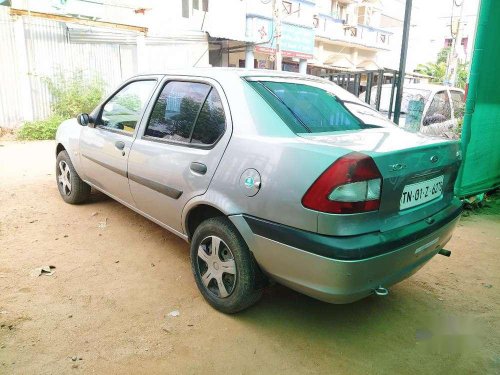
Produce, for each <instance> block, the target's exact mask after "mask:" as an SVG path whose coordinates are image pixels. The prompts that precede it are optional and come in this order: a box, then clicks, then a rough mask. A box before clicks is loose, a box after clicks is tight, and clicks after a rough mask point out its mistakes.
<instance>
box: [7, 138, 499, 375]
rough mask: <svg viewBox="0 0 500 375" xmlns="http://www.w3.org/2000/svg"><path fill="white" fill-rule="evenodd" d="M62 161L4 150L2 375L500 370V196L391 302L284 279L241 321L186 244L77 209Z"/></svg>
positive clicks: (466, 221) (45, 147)
mask: <svg viewBox="0 0 500 375" xmlns="http://www.w3.org/2000/svg"><path fill="white" fill-rule="evenodd" d="M54 161H55V157H54V143H53V142H50V141H49V142H32V143H17V142H11V141H4V142H1V141H0V225H1V226H0V326H1V328H0V374H62V373H72V372H74V373H76V372H81V373H99V374H111V373H113V374H118V373H136V374H140V373H149V374H156V373H162V374H166V373H182V374H184V373H187V374H197V373H206V374H211V373H234V374H253V373H260V374H281V373H288V374H308V373H311V374H312V373H328V374H344V373H345V374H387V373H396V374H419V373H420V374H448V373H451V372H453V373H454V374H487V373H490V374H493V373H496V374H498V373H500V293H499V290H500V260H499V259H500V256H499V251H500V215H499V214H500V200H496V201H493V202H490V204H489V205H490V206H491V207H489V208H484V209H482V210H481V212H480V213H479V214H475V213H474V214H471V215H470V216H468V217H465V218H463V219H462V221H461V224H460V226H459V228H458V230H457V231H456V233H455V235H454V237H453V239H452V240H451V241H450V243H449V244H448V246H447V248H448V249H449V250H452V256H451V258H445V257H442V256H437V257H435V258H434V259H433V260H432V261H431V262H430V263H429V264H428V265H427V266H426V267H424V268H423V269H422V270H421V271H419V272H418V273H417V274H416V275H415V276H413V277H412V278H410V279H409V280H406V281H404V282H402V283H400V284H399V285H396V286H394V287H392V288H391V290H390V294H389V296H387V297H369V298H366V299H364V300H362V301H359V302H357V303H354V304H350V305H329V304H325V303H322V302H319V301H316V300H313V299H311V298H308V297H305V296H303V295H301V294H298V293H296V292H293V291H291V290H289V289H287V288H285V287H282V286H279V285H275V286H272V287H270V288H269V289H268V290H267V291H266V293H265V295H264V297H263V299H262V301H261V302H260V303H259V304H258V305H256V306H255V307H253V308H251V309H249V310H247V311H245V312H243V313H240V314H238V315H233V316H227V315H223V314H221V313H218V312H217V311H215V310H213V309H212V308H210V306H208V305H207V304H206V303H205V302H204V300H203V298H202V297H201V295H200V294H199V292H198V290H197V288H196V285H195V283H194V280H193V277H192V275H191V270H190V266H189V259H188V245H187V243H185V242H184V241H183V240H181V239H179V238H177V237H175V236H174V235H172V234H170V233H168V232H167V231H165V230H164V229H162V228H160V227H159V226H157V225H155V224H153V223H152V222H150V221H148V220H147V219H145V218H143V217H141V216H139V215H138V214H135V213H134V212H132V211H131V210H129V209H127V208H125V207H124V206H122V205H120V204H119V203H117V202H115V201H113V200H111V199H108V198H106V197H105V196H104V195H102V194H94V195H93V197H92V202H91V203H89V204H85V205H82V206H71V205H68V204H65V203H64V202H63V201H62V199H60V197H59V193H58V190H57V187H56V184H55V176H54ZM43 265H53V266H55V267H56V269H55V273H54V274H53V275H52V276H39V277H35V276H32V275H31V273H32V270H33V269H35V268H37V267H40V266H43ZM174 310H178V311H179V313H180V315H179V316H177V317H172V316H169V315H168V314H169V313H170V312H172V311H174Z"/></svg>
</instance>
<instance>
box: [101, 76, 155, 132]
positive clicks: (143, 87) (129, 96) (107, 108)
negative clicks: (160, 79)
mask: <svg viewBox="0 0 500 375" xmlns="http://www.w3.org/2000/svg"><path fill="white" fill-rule="evenodd" d="M155 85H156V81H152V80H149V81H134V82H131V83H129V84H128V85H126V86H125V87H123V88H122V89H121V90H120V91H118V92H117V93H116V94H115V95H114V96H113V97H112V98H111V99H109V100H108V102H107V103H106V104H105V105H104V107H103V109H102V112H101V115H100V118H99V120H98V121H97V124H98V125H99V126H103V127H107V128H110V129H118V130H123V131H125V132H127V133H133V132H134V130H135V128H136V126H137V122H138V121H139V119H140V115H141V113H142V111H143V110H144V107H145V105H146V103H147V101H148V100H149V98H150V96H151V93H152V91H153V89H154V87H155Z"/></svg>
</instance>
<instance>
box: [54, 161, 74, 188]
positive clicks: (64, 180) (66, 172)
mask: <svg viewBox="0 0 500 375" xmlns="http://www.w3.org/2000/svg"><path fill="white" fill-rule="evenodd" d="M58 172H59V173H58V176H57V181H58V182H59V185H60V186H61V191H62V192H64V194H66V195H70V194H71V170H70V169H69V166H68V163H66V162H65V161H64V160H61V161H60V162H59V171H58Z"/></svg>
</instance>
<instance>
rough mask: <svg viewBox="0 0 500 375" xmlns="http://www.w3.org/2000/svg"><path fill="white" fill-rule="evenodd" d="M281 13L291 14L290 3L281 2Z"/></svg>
mask: <svg viewBox="0 0 500 375" xmlns="http://www.w3.org/2000/svg"><path fill="white" fill-rule="evenodd" d="M282 4H283V12H284V13H285V14H292V3H291V2H289V1H283V2H282Z"/></svg>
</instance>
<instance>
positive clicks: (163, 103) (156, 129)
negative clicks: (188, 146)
mask: <svg viewBox="0 0 500 375" xmlns="http://www.w3.org/2000/svg"><path fill="white" fill-rule="evenodd" d="M210 89H211V86H210V85H208V84H205V83H199V82H177V81H172V82H168V83H167V84H166V85H165V87H164V88H163V90H162V92H161V94H160V96H159V97H158V99H157V101H156V103H155V105H154V107H153V110H152V111H151V116H150V118H149V121H148V125H147V128H146V132H145V134H144V135H146V136H150V137H155V138H161V139H164V140H170V141H175V142H184V143H189V142H190V138H191V130H192V129H193V126H194V123H195V121H196V119H197V117H198V114H199V112H200V109H201V107H202V106H203V103H204V102H205V99H206V97H207V95H208V93H209V92H210Z"/></svg>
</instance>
